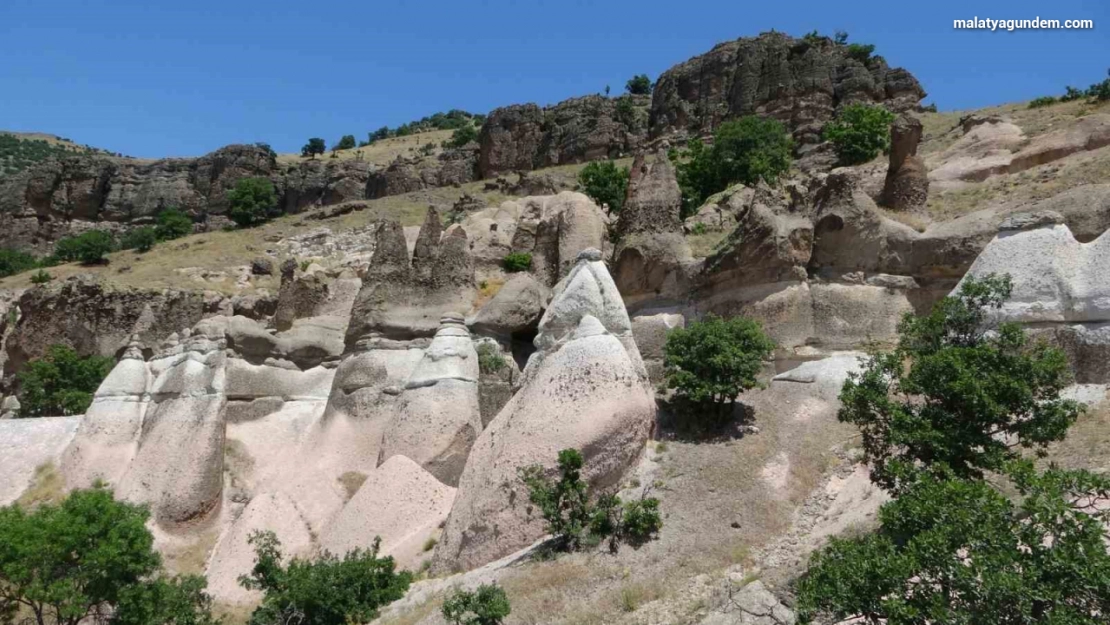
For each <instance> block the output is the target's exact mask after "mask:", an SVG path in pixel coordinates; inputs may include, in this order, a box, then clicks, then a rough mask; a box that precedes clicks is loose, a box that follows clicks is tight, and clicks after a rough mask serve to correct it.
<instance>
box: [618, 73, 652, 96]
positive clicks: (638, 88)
mask: <svg viewBox="0 0 1110 625" xmlns="http://www.w3.org/2000/svg"><path fill="white" fill-rule="evenodd" d="M624 90H625V91H627V92H628V93H631V94H632V95H648V94H650V93H651V79H650V78H648V77H647V74H637V75H635V76H633V77H632V78H629V79H628V82H626V83H625V84H624Z"/></svg>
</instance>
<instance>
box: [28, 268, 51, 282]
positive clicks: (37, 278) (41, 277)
mask: <svg viewBox="0 0 1110 625" xmlns="http://www.w3.org/2000/svg"><path fill="white" fill-rule="evenodd" d="M53 279H54V276H52V275H50V274H48V273H46V271H45V270H43V269H39V270H38V271H36V272H35V273H33V274H31V284H46V283H47V282H50V281H51V280H53Z"/></svg>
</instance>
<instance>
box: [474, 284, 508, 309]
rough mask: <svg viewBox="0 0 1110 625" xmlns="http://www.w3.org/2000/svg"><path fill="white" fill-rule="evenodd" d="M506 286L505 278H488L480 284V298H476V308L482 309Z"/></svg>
mask: <svg viewBox="0 0 1110 625" xmlns="http://www.w3.org/2000/svg"><path fill="white" fill-rule="evenodd" d="M503 286H505V279H504V278H486V279H485V280H482V281H481V282H479V283H478V297H476V298H474V308H481V307H482V306H485V305H486V302H488V301H490V300H491V299H493V296H494V295H497V293H498V292H500V291H501V287H503Z"/></svg>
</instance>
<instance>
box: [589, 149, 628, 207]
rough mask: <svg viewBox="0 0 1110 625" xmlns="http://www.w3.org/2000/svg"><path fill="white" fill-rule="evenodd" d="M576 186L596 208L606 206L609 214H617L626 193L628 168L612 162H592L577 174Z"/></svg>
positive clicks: (622, 204)
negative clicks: (595, 204) (578, 185)
mask: <svg viewBox="0 0 1110 625" xmlns="http://www.w3.org/2000/svg"><path fill="white" fill-rule="evenodd" d="M578 184H580V185H582V192H583V193H585V194H586V195H588V196H590V198H591V199H592V200H593V201H595V202H597V204H598V206H607V207H608V211H609V214H615V213H619V212H620V211H621V207H622V206H624V196H625V194H626V193H627V192H628V168H627V167H617V165H616V163H614V162H613V161H593V162H591V163H589V164H588V165H586V166H585V167H583V168H582V171H580V172H578Z"/></svg>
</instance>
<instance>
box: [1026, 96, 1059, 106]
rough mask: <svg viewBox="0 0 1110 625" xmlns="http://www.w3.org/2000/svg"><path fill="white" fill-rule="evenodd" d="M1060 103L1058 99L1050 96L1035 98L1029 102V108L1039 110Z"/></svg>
mask: <svg viewBox="0 0 1110 625" xmlns="http://www.w3.org/2000/svg"><path fill="white" fill-rule="evenodd" d="M1058 101H1059V100H1057V99H1056V98H1054V97H1053V96H1050V95H1046V96H1041V97H1039V98H1033V99H1032V100H1030V101H1029V108H1031V109H1039V108H1041V107H1043V106H1051V105H1053V104H1056V103H1057V102H1058Z"/></svg>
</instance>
